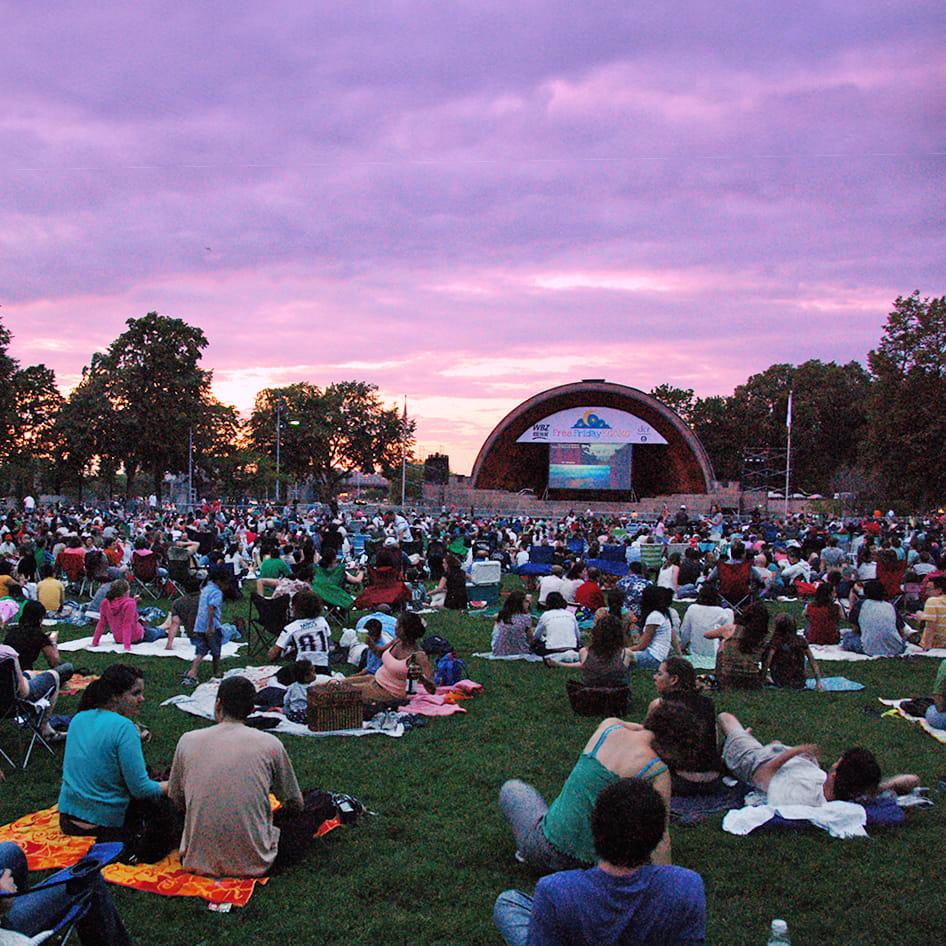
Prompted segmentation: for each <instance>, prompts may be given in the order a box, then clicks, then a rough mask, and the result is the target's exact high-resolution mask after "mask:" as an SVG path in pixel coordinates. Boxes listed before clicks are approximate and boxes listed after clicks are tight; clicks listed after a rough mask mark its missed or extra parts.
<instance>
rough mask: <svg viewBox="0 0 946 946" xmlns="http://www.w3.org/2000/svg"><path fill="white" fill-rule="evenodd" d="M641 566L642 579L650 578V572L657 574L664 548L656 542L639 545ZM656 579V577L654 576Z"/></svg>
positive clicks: (662, 558)
mask: <svg viewBox="0 0 946 946" xmlns="http://www.w3.org/2000/svg"><path fill="white" fill-rule="evenodd" d="M640 548H641V566H642V568H643V570H644V577H645V578H648V577H650V572H657V571H659V570H660V566H661V564H662V563H663V560H664V547H663V545H658V544H657V543H656V542H645V543H643V544H642V545H641V547H640ZM655 577H656V576H655Z"/></svg>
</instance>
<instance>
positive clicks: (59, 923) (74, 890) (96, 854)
mask: <svg viewBox="0 0 946 946" xmlns="http://www.w3.org/2000/svg"><path fill="white" fill-rule="evenodd" d="M123 847H124V844H122V842H121V841H108V842H104V843H101V844H93V845H92V847H90V848H89V850H88V853H87V854H86V855H85V856H84V857H83V858H82V859H81V860H79V861H76V863H75V864H73V865H72V866H71V867H67V868H65V869H64V870H61V871H58V872H57V873H55V874H53V875H52V876H51V877H47V878H46V879H45V880H44V881H43V882H42V883H39V884H34V885H33V886H32V887H30V888H29V889H28V890H23V891H18V892H17V893H15V894H4V895H3V897H4V899H6V898H7V897H9V898H10V899H12V900H14V901H15V900H16V899H17V898H18V897H36V896H37V895H42V894H43V893H44V892H47V891H49V890H50V889H51V888H53V887H65V888H66V894H67V896H66V897H65V898H63V899H62V901H61V902H60V904H59V905H58V906H54V905H53V904H50V908H51V910H50V912H49V913H48V914H47V915H46V917H44V919H43V922H44V923H45V922H48V923H49V924H50V927H49V929H48V930H44V931H43V932H41V933H38V934H36V935H35V936H34V937H33V938H32V939H31V940H30V942H32V943H36V944H39V943H50V942H56V943H58V944H59V946H64V944H65V943H66V942H67V941H68V940H69V938H70V936H71V935H72V931H73V930H74V929H75V927H76V924H77V923H78V922H79V921H80V920H81V919H82V918H83V917H84V916H85V915H86V914H87V913H88V912H89V908H90V907H91V905H92V897H93V893H94V885H95V883H96V875H97V874H98V873H99V871H101V869H102V868H103V867H105V866H106V865H107V864H111V863H112V861H114V860H115V859H116V858H117V857H118V856H119V855H120V854H121V852H122V848H123Z"/></svg>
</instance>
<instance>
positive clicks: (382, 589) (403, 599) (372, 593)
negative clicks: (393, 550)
mask: <svg viewBox="0 0 946 946" xmlns="http://www.w3.org/2000/svg"><path fill="white" fill-rule="evenodd" d="M410 600H411V589H410V588H409V587H408V586H407V585H406V584H405V583H404V581H403V579H402V578H401V570H400V569H399V568H392V567H390V566H385V567H382V568H375V567H374V566H371V565H369V566H368V587H367V588H365V590H364V591H362V593H361V594H360V595H358V597H357V598H355V604H354V607H355V608H356V609H357V610H359V611H361V610H364V611H368V610H371V611H373V610H374V609H375V608H377V606H378V605H379V604H386V605H389V606H390V607H391V608H392V610H395V611H397V610H400V609H401V608H402V607H404V605H405V604H407V602H408V601H410Z"/></svg>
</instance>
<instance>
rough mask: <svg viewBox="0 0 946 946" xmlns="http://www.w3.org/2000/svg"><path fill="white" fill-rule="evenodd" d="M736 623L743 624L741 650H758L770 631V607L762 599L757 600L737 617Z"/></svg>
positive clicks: (748, 651) (746, 652)
mask: <svg viewBox="0 0 946 946" xmlns="http://www.w3.org/2000/svg"><path fill="white" fill-rule="evenodd" d="M736 623H737V624H740V625H742V634H741V636H740V637H739V650H740V651H742V653H744V654H751V653H752V652H753V651H754V650H758V648H759V646H760V645H761V643H762V642H763V641H764V640H765V637H766V635H767V634H768V633H769V609H768V608H767V607H766V606H765V605H764V604H763V603H762V602H761V601H756V602H754V603H753V604H750V605H749V607H748V608H746V610H745V611H743V612H742V615H741V616H737V617H736Z"/></svg>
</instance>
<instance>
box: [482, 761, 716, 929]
mask: <svg viewBox="0 0 946 946" xmlns="http://www.w3.org/2000/svg"><path fill="white" fill-rule="evenodd" d="M666 820H667V812H666V809H665V808H664V803H663V800H662V799H661V797H660V795H658V794H657V791H656V790H655V789H654V787H653V786H652V785H651V784H650V783H649V782H645V781H644V780H642V779H638V778H624V779H620V780H619V781H617V782H614V783H612V784H611V785H609V786H607V787H606V788H605V789H604V790H603V791H602V792H601V794H600V795H599V796H598V801H597V802H596V803H595V808H594V813H593V815H592V833H593V835H594V841H595V851H596V852H597V854H598V857H599V860H598V865H597V867H592V868H590V869H589V870H566V871H560V872H559V873H556V874H549V875H548V876H547V877H543V878H542V879H541V880H540V881H539V883H538V885H537V886H536V888H535V897H534V898H533V897H529V896H527V895H526V894H524V893H522V892H521V891H519V890H507V891H505V893H501V894H500V895H499V897H498V899H497V900H496V906H495V908H494V910H493V918H494V920H495V922H496V926H497V928H498V929H499V932H500V933H501V934H502V936H503V939H505V941H506V943H507V944H508V946H558V944H561V946H597V944H600V943H613V944H615V946H699V944H702V943H704V942H705V940H706V898H705V894H704V891H703V881H702V879H701V878H700V875H699V874H697V873H695V872H694V871H692V870H686V869H685V868H682V867H669V866H659V867H653V866H651V865H650V863H649V860H650V855H651V852H652V851H653V850H654V848H655V847H656V846H657V844H658V842H659V841H660V839H661V838H662V837H663V832H664V826H665V824H666Z"/></svg>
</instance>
